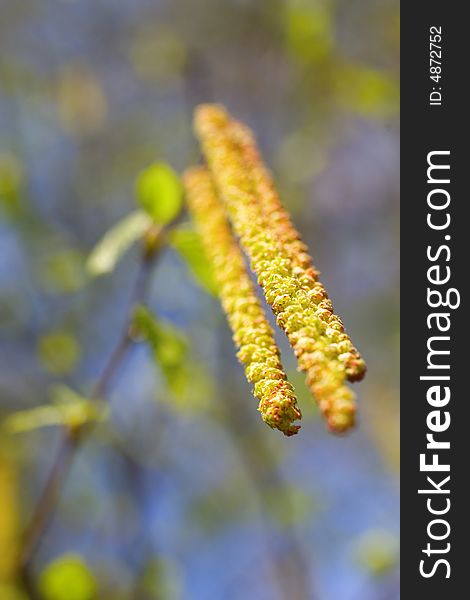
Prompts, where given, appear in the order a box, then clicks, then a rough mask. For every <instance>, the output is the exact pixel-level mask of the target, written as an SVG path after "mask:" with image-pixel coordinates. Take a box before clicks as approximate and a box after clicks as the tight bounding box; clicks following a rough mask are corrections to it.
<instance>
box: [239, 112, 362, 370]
mask: <svg viewBox="0 0 470 600" xmlns="http://www.w3.org/2000/svg"><path fill="white" fill-rule="evenodd" d="M230 135H231V137H232V139H233V140H234V142H235V143H236V144H238V146H239V148H240V152H241V153H242V156H243V160H244V161H245V164H246V168H247V170H248V172H249V173H250V177H251V179H252V181H253V184H254V186H255V191H256V197H257V199H258V202H259V203H260V205H261V209H262V211H263V213H264V215H265V217H266V219H267V220H268V221H269V224H270V227H271V230H272V232H273V233H274V235H275V236H276V237H277V239H278V240H279V242H280V243H281V244H282V246H283V248H284V250H285V252H286V255H287V256H288V257H289V259H290V260H291V263H292V267H293V272H294V273H295V275H297V276H298V277H305V278H306V279H308V280H309V281H310V283H309V287H310V289H315V290H316V298H315V303H316V304H320V302H321V303H322V309H323V310H324V311H325V312H324V313H322V318H323V320H327V319H331V317H333V315H334V310H333V305H332V304H331V302H330V301H329V299H328V294H327V292H326V290H325V287H324V286H323V284H322V283H321V282H320V281H319V280H318V275H319V272H318V271H317V270H316V268H315V267H314V265H313V260H312V257H311V256H310V255H309V253H308V247H307V245H306V244H305V243H304V242H303V241H302V238H301V236H300V233H299V232H298V231H297V229H296V228H295V226H294V224H293V223H292V220H291V218H290V215H289V213H288V212H287V211H286V210H285V208H284V207H283V205H282V202H281V199H280V198H279V195H278V193H277V191H276V188H275V186H274V182H273V179H272V176H271V174H270V172H269V171H268V169H267V168H266V166H265V165H264V163H263V160H262V158H261V155H260V152H259V150H258V148H257V144H256V140H255V139H254V136H253V134H252V132H251V131H250V129H248V127H246V126H245V125H243V124H242V123H239V122H237V121H233V122H232V123H231V124H230ZM331 341H332V342H333V340H331ZM329 350H330V352H332V353H333V354H336V355H337V356H338V360H339V361H340V362H341V363H342V364H344V367H345V369H346V378H347V379H348V381H360V380H361V379H362V378H363V377H364V375H365V371H366V365H365V362H364V360H363V359H362V358H361V356H360V354H359V352H358V351H357V349H356V348H355V347H354V346H353V344H352V342H351V340H350V339H349V338H348V339H345V340H343V343H342V344H341V345H337V344H335V343H334V342H333V343H332V345H331V348H330V349H329Z"/></svg>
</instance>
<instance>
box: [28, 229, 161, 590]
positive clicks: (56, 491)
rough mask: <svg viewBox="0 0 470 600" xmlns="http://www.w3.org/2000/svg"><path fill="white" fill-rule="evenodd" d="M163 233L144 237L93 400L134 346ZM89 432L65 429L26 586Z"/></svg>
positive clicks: (42, 503)
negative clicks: (138, 307)
mask: <svg viewBox="0 0 470 600" xmlns="http://www.w3.org/2000/svg"><path fill="white" fill-rule="evenodd" d="M165 233H166V231H165V230H164V229H161V228H157V227H153V228H150V229H149V230H148V232H147V234H146V236H145V239H144V242H145V249H144V252H143V254H142V260H141V264H140V269H139V272H138V274H137V277H136V280H135V284H134V287H133V290H132V293H131V298H130V305H129V311H128V316H127V319H126V321H125V323H124V328H123V332H122V333H121V336H120V338H119V341H118V342H117V344H116V346H115V348H114V350H113V352H112V353H111V356H110V357H109V360H108V362H107V363H106V365H105V367H104V369H103V371H102V373H101V375H100V377H99V378H98V380H97V382H96V384H95V386H94V388H93V390H92V393H91V398H92V399H93V400H97V399H101V400H103V399H105V398H106V394H107V392H108V389H109V386H110V384H111V382H112V380H113V378H114V376H115V375H116V373H117V371H118V370H119V367H120V366H121V365H122V363H123V361H124V360H125V358H126V356H127V353H128V351H129V349H130V348H131V347H132V345H133V343H134V340H133V338H132V334H131V324H132V310H133V307H134V306H135V304H137V303H141V302H143V301H144V300H145V297H146V294H147V288H148V284H149V281H150V276H151V273H152V267H153V266H154V264H155V260H156V258H157V256H158V254H159V250H160V249H161V248H162V245H163V242H164V236H165ZM91 429H92V426H91V425H90V423H85V424H83V425H80V426H78V427H75V428H71V427H69V428H67V429H65V430H64V433H63V435H62V439H61V441H60V444H59V447H58V450H57V453H56V455H55V458H54V461H53V463H52V466H51V469H50V471H49V474H48V476H47V478H46V482H45V484H44V487H43V489H42V492H41V494H40V496H39V499H38V501H37V503H36V505H35V507H34V509H33V512H32V516H31V519H30V521H29V524H28V526H27V527H26V530H25V533H24V538H23V546H22V551H21V554H20V559H19V570H20V573H21V574H22V579H23V581H24V582H25V584H26V582H28V581H30V576H29V574H28V571H29V565H30V563H31V560H32V558H33V557H34V555H35V553H36V552H37V550H38V547H39V545H40V543H41V541H42V539H43V537H44V535H45V533H46V531H47V529H48V527H49V525H50V523H51V520H52V518H53V516H54V512H55V509H56V507H57V504H58V501H59V498H60V495H61V492H62V489H63V486H64V483H65V480H66V478H67V475H68V473H69V472H70V468H71V466H72V463H73V459H74V457H75V455H76V453H77V450H78V449H79V448H80V446H81V445H82V444H83V442H84V440H85V439H86V437H87V435H88V433H89V432H90V430H91ZM26 587H28V588H30V585H29V584H28V585H27V586H26Z"/></svg>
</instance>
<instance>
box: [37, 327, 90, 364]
mask: <svg viewBox="0 0 470 600" xmlns="http://www.w3.org/2000/svg"><path fill="white" fill-rule="evenodd" d="M37 351H38V356H39V360H40V361H41V363H42V364H43V366H44V367H45V368H46V369H47V370H48V371H50V372H51V373H53V374H54V375H66V374H67V373H71V372H72V371H73V369H74V367H75V365H76V364H77V361H78V359H79V358H80V346H79V345H78V342H77V340H76V339H75V338H74V337H73V336H72V335H71V334H70V333H68V332H67V331H62V330H58V331H53V332H51V333H48V334H46V335H43V336H41V338H40V339H39V342H38V348H37Z"/></svg>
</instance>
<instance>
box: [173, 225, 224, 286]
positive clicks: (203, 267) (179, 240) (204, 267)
mask: <svg viewBox="0 0 470 600" xmlns="http://www.w3.org/2000/svg"><path fill="white" fill-rule="evenodd" d="M169 242H170V245H171V246H172V247H173V248H174V249H175V250H176V252H178V254H179V255H180V256H181V258H182V259H183V260H184V261H185V263H186V265H187V267H188V269H189V271H190V273H191V274H192V275H193V276H194V278H195V280H196V281H197V282H198V283H199V285H200V286H201V287H202V288H203V289H205V290H206V291H207V292H209V294H212V295H213V296H216V295H217V284H216V282H215V279H214V275H213V272H212V267H211V265H210V263H209V261H208V260H207V257H206V254H205V252H204V248H203V246H202V242H201V238H200V236H199V234H198V233H197V231H195V230H194V229H193V228H192V227H191V226H188V225H183V226H181V227H178V228H177V229H175V230H173V231H172V232H171V234H170V239H169Z"/></svg>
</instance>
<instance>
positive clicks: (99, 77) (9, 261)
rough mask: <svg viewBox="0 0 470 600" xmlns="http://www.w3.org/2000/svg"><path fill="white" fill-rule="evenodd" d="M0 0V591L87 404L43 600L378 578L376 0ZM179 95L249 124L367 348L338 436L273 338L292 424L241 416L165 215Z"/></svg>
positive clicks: (184, 145)
mask: <svg viewBox="0 0 470 600" xmlns="http://www.w3.org/2000/svg"><path fill="white" fill-rule="evenodd" d="M0 13H1V17H0V130H1V136H0V294H1V300H0V356H1V360H0V391H1V395H2V401H1V404H0V423H1V424H2V425H1V428H0V436H1V439H0V484H1V485H0V494H1V496H0V597H1V598H2V600H3V598H5V600H24V599H25V597H27V596H28V594H26V593H24V591H23V589H22V586H21V585H20V584H17V583H16V584H15V583H14V581H13V580H14V578H15V577H16V576H17V573H16V569H15V566H14V561H13V557H14V555H15V553H16V552H17V540H18V533H19V532H20V531H22V530H23V529H24V527H25V525H26V523H27V521H28V518H29V516H30V514H31V509H32V506H33V505H34V503H35V501H36V500H37V498H38V496H39V493H40V491H41V489H42V488H43V484H44V480H45V477H46V474H47V470H48V468H49V467H50V463H51V462H52V459H53V456H52V455H53V452H54V449H55V443H56V442H55V440H56V436H57V435H58V434H59V433H60V432H59V431H57V429H58V427H57V426H59V427H60V426H65V427H69V426H74V424H78V423H84V422H88V421H90V422H91V421H92V422H95V421H96V420H102V419H107V421H106V427H98V428H96V429H95V430H94V434H93V439H90V442H89V443H88V444H86V446H85V448H83V450H82V451H81V452H80V455H79V457H78V460H77V461H76V463H75V464H74V467H73V470H72V473H71V476H70V478H69V480H68V481H67V485H66V489H65V494H64V495H63V496H62V499H61V503H60V505H59V510H58V512H57V514H56V516H55V519H54V520H53V522H52V524H51V528H50V530H49V532H48V535H47V536H46V539H45V541H44V544H43V546H42V547H41V549H40V551H39V553H38V555H37V557H36V559H35V564H34V575H37V574H40V575H39V578H38V577H36V578H35V584H36V587H39V588H40V590H39V592H38V593H39V594H40V595H42V596H43V597H44V598H45V599H46V600H47V599H49V598H51V599H54V598H59V599H60V598H67V600H74V599H75V598H77V600H81V599H86V598H91V599H93V598H104V599H107V598H113V600H114V599H116V600H133V599H134V598H139V600H150V599H154V598H158V599H161V600H179V599H180V598H188V599H190V600H219V599H220V598H229V597H230V598H232V597H233V598H234V599H236V600H238V598H257V599H258V598H259V600H271V599H272V598H282V600H287V599H288V600H306V598H309V600H310V598H315V600H324V599H325V598H326V599H329V598H335V600H343V599H350V598H351V597H352V594H353V591H354V590H357V589H359V588H361V589H360V598H361V600H376V599H377V598H379V597H381V596H382V597H383V596H384V595H387V597H389V598H391V599H393V600H396V598H397V597H398V593H397V591H396V590H395V588H393V586H392V589H390V586H391V576H392V574H393V572H394V571H395V569H396V561H397V551H396V543H397V542H396V539H395V538H396V532H397V523H398V489H397V486H396V474H397V470H398V433H399V431H398V428H399V411H398V345H397V332H398V328H399V319H398V292H397V291H398V288H399V278H398V232H399V227H398V202H397V196H398V82H399V77H398V74H399V64H398V51H399V4H398V2H397V1H396V0H378V1H377V0H359V1H358V2H354V3H351V2H348V1H347V0H269V1H268V0H260V1H259V2H248V1H246V0H205V2H198V1H195V2H187V0H171V1H168V0H156V1H155V2H148V1H147V0H132V2H131V0H123V1H122V2H118V3H113V2H95V1H93V0H75V1H59V0H44V1H43V2H41V3H35V2H33V1H32V0H18V1H15V2H4V3H2V5H1V9H0ZM204 101H215V102H222V103H224V104H226V106H227V107H228V109H229V110H230V111H231V112H232V113H233V114H235V115H237V116H238V117H239V118H240V119H242V120H244V121H246V122H247V123H248V124H249V125H250V126H251V127H252V128H253V129H254V131H255V132H256V134H257V137H258V139H259V142H260V146H261V148H262V150H263V154H264V155H265V157H266V161H267V163H268V164H269V165H270V166H271V167H272V168H273V171H274V176H275V179H276V182H277V183H278V185H279V189H280V191H281V193H282V197H283V199H284V201H285V203H286V205H287V207H288V208H289V210H290V211H291V212H292V215H293V219H294V221H295V223H296V224H297V225H298V227H299V229H300V230H301V232H302V234H303V236H304V238H305V240H306V241H307V243H308V244H309V246H310V247H311V250H312V252H313V255H314V258H315V262H316V264H317V266H318V267H319V268H320V269H321V271H322V273H323V274H322V277H323V279H324V280H325V283H326V284H327V287H328V289H329V291H330V293H331V297H332V299H333V301H334V304H335V308H336V309H337V310H338V312H339V313H340V314H341V315H342V316H343V318H344V322H345V324H346V325H347V327H348V330H349V331H350V333H351V335H352V337H353V339H354V340H355V341H356V340H357V344H358V347H359V349H360V350H361V352H362V353H363V354H364V356H365V358H366V360H367V362H368V365H369V373H368V376H367V378H366V380H365V381H364V383H361V385H360V386H359V387H358V392H359V396H360V398H359V400H360V426H359V429H358V431H357V432H356V433H354V434H353V435H351V436H350V437H348V438H344V439H331V438H330V437H329V436H328V435H327V434H326V433H325V432H324V430H323V426H322V424H321V422H319V420H318V419H316V418H315V417H316V415H317V410H316V408H315V406H314V404H313V402H312V401H311V399H310V398H309V395H308V393H307V390H306V388H305V385H304V383H303V377H302V376H301V375H300V374H295V373H293V371H294V369H295V364H294V363H295V361H294V360H293V357H292V353H291V351H290V349H288V348H287V347H286V344H285V340H284V339H283V338H282V336H280V340H279V341H280V343H281V345H282V344H284V345H283V346H282V350H283V360H284V362H285V366H286V369H287V372H288V373H289V376H291V375H292V377H291V378H292V381H293V383H294V385H295V387H296V391H297V394H298V397H299V401H300V403H301V405H302V410H303V414H304V421H303V428H302V431H303V434H302V436H297V437H298V439H297V440H295V441H293V440H288V441H286V440H283V439H280V438H279V436H276V432H272V431H270V430H269V429H268V428H266V427H265V426H264V425H263V423H261V422H260V420H259V415H258V413H257V411H256V402H255V401H254V400H253V397H252V395H251V392H250V389H249V386H247V384H246V382H245V381H244V379H243V375H242V371H241V369H240V368H239V366H238V365H237V361H236V358H235V355H234V349H233V344H232V341H231V339H230V334H229V332H228V329H227V327H226V325H225V322H224V321H223V317H222V314H221V311H220V308H219V307H218V306H217V305H216V303H215V301H214V299H213V298H212V297H210V296H213V295H215V294H216V286H215V285H214V281H213V279H212V275H211V272H210V269H209V267H208V264H207V261H206V259H205V257H204V253H203V252H202V249H201V244H200V240H199V238H198V237H197V235H196V233H195V232H194V231H193V229H192V228H191V226H189V225H188V224H187V223H182V224H180V223H179V219H178V217H179V215H180V214H181V212H182V194H181V185H180V182H179V178H178V175H177V172H179V171H181V170H182V169H184V168H186V167H187V166H188V165H190V164H194V163H195V162H197V161H198V153H197V150H196V145H195V142H194V139H193V136H192V133H191V113H192V110H193V108H194V105H195V104H197V103H199V102H204ZM170 164H171V165H173V168H174V169H175V170H173V168H172V167H170V166H169V165H170ZM146 165H148V166H147V167H146ZM145 167H146V168H145ZM136 173H140V174H139V176H138V179H137V181H136V182H135V183H134V184H133V182H134V181H135V175H136ZM136 202H137V207H136ZM167 224H169V225H170V226H169V227H168V229H169V230H168V232H167V233H168V235H167V236H166V243H167V244H168V246H169V250H170V251H167V252H162V253H160V254H159V255H158V262H157V265H156V269H155V272H154V274H153V279H152V280H151V281H150V283H149V287H148V306H147V307H145V308H144V307H139V308H138V309H137V311H136V313H135V319H134V329H135V331H133V333H134V334H135V336H136V339H138V340H141V341H142V342H144V343H142V344H136V345H134V346H133V347H132V350H131V351H130V352H129V356H128V357H127V360H126V361H125V362H124V363H123V364H122V365H121V367H120V369H119V370H118V372H117V373H116V374H115V377H114V379H113V381H112V386H110V389H109V393H110V397H109V399H110V400H111V405H110V407H109V408H106V409H105V407H104V405H103V403H102V402H100V401H98V402H95V401H93V403H91V401H90V399H89V398H87V390H90V389H92V388H93V383H94V382H96V379H97V377H98V376H99V374H100V373H101V372H102V369H103V365H105V364H106V361H107V359H108V357H109V355H110V352H111V351H112V348H113V345H114V343H115V341H116V339H119V335H120V332H121V331H122V328H123V327H124V322H125V316H126V314H127V310H128V307H127V305H126V302H127V300H128V298H129V297H130V296H131V287H132V285H133V282H134V281H135V277H136V270H137V268H138V267H137V265H136V260H134V258H135V256H136V255H137V252H135V253H134V254H133V252H134V251H135V250H136V248H135V246H138V245H141V248H140V250H141V252H142V250H144V249H145V243H143V242H144V241H143V240H142V238H143V237H145V235H146V234H147V233H148V232H149V231H151V232H152V233H153V234H155V232H159V231H160V227H165V226H166V225H167ZM97 240H99V241H98V242H97ZM147 241H148V240H147ZM87 257H88V258H87ZM118 264H119V266H120V268H119V269H117V268H116V266H117V265H118ZM187 272H188V273H189V275H190V277H186V274H187ZM105 274H108V275H109V276H108V277H101V278H99V279H96V280H95V279H93V278H94V277H97V276H99V275H105ZM193 281H196V282H197V284H198V285H197V286H196V285H194V283H193ZM199 288H201V289H199ZM281 338H282V339H281ZM149 358H150V360H149ZM54 378H58V379H60V380H62V379H64V380H65V382H66V384H67V385H65V383H59V382H56V383H55V384H54V385H52V387H51V383H52V382H51V380H53V379H54ZM69 386H70V387H69ZM82 390H83V395H82V393H81V391H82ZM103 400H104V399H103ZM155 400H156V401H155ZM108 413H109V414H108ZM108 417H109V418H108ZM50 426H53V427H50ZM14 431H17V432H19V431H25V432H26V431H30V433H28V434H27V435H21V436H15V437H13V436H12V433H13V432H14ZM110 440H111V441H110ZM112 440H117V441H116V442H115V443H114V442H113V441H112ZM4 447H5V448H7V450H6V451H5V452H4V451H3V449H4ZM123 507H124V509H123ZM123 515H124V516H123ZM7 547H8V548H9V550H5V548H7ZM345 548H346V550H348V549H350V550H351V551H350V552H348V551H346V552H345V551H344V549H345ZM69 549H70V550H71V554H65V555H64V554H63V552H64V550H66V551H68V550H69ZM51 557H57V558H56V559H55V560H53V561H52V563H50V562H49V561H50V560H51ZM87 565H93V572H91V571H90V568H89V567H88V566H87ZM253 565H255V567H253ZM364 581H366V582H368V585H366V587H365V588H364V589H362V587H361V585H362V584H363V583H364ZM75 594H76V595H75Z"/></svg>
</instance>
